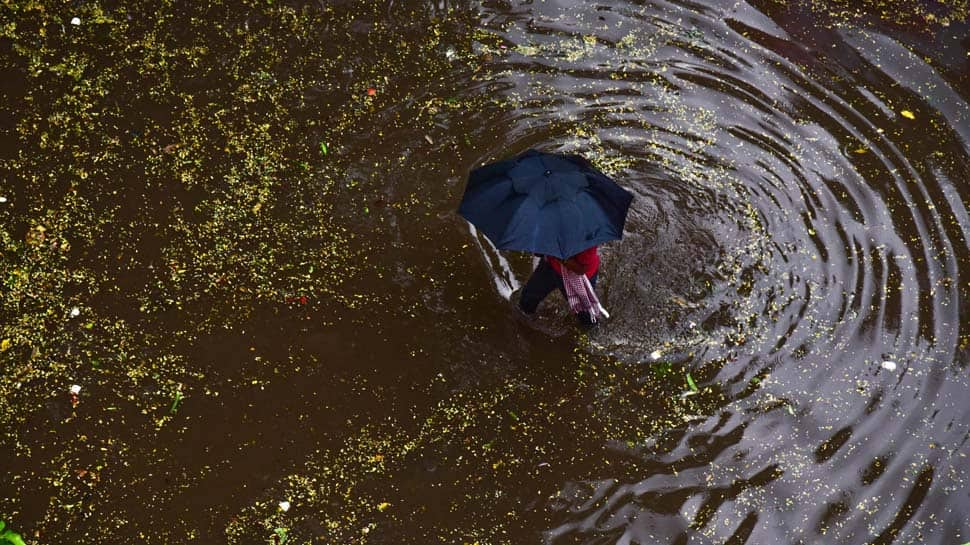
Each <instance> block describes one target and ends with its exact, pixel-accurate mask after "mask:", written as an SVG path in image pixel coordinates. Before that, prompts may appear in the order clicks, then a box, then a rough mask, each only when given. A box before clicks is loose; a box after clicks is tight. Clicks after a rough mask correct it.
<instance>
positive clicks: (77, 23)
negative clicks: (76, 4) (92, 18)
mask: <svg viewBox="0 0 970 545" xmlns="http://www.w3.org/2000/svg"><path fill="white" fill-rule="evenodd" d="M71 24H72V25H74V26H80V25H81V18H80V17H73V18H71Z"/></svg>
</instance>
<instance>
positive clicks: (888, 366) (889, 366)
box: [882, 360, 896, 371]
mask: <svg viewBox="0 0 970 545" xmlns="http://www.w3.org/2000/svg"><path fill="white" fill-rule="evenodd" d="M882 368H883V369H885V370H887V371H895V370H896V362H894V361H889V360H886V361H884V362H882Z"/></svg>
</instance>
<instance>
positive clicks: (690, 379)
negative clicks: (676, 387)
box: [687, 373, 700, 392]
mask: <svg viewBox="0 0 970 545" xmlns="http://www.w3.org/2000/svg"><path fill="white" fill-rule="evenodd" d="M687 385H688V386H690V389H691V390H693V391H695V392H698V391H700V390H699V389H698V388H697V383H696V382H694V377H692V376H690V373H687Z"/></svg>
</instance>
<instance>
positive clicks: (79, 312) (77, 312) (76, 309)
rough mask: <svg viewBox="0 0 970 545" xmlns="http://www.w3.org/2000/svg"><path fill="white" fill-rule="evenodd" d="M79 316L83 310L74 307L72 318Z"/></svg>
mask: <svg viewBox="0 0 970 545" xmlns="http://www.w3.org/2000/svg"><path fill="white" fill-rule="evenodd" d="M79 314H81V309H79V308H77V307H74V308H72V309H71V318H75V317H77V316H78V315H79Z"/></svg>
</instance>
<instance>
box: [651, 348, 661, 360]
mask: <svg viewBox="0 0 970 545" xmlns="http://www.w3.org/2000/svg"><path fill="white" fill-rule="evenodd" d="M662 355H663V354H662V353H661V352H660V351H659V350H654V351H653V352H651V353H650V357H651V358H653V359H654V360H659V359H660V356H662Z"/></svg>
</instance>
